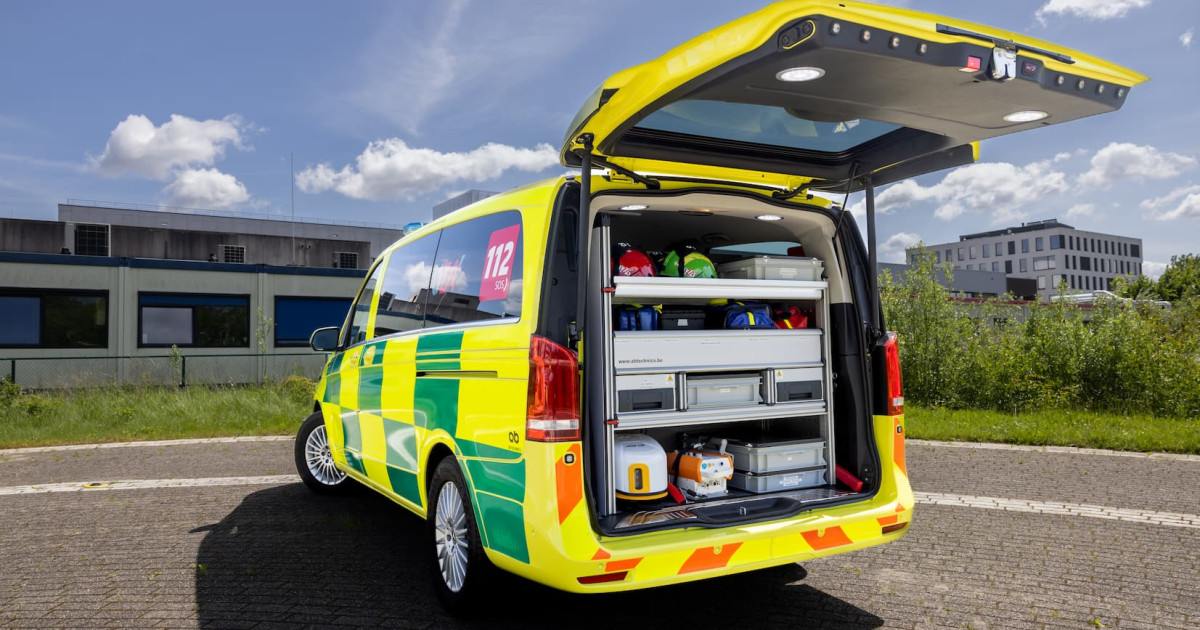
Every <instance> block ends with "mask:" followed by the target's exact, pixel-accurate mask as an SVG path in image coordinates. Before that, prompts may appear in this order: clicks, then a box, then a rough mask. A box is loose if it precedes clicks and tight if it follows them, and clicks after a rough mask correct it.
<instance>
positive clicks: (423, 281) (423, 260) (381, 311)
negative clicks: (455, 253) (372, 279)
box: [373, 233, 438, 337]
mask: <svg viewBox="0 0 1200 630" xmlns="http://www.w3.org/2000/svg"><path fill="white" fill-rule="evenodd" d="M437 246H438V234H436V233H435V234H430V235H428V236H424V237H422V238H420V239H418V240H416V241H413V242H411V243H409V244H407V245H405V246H403V247H401V248H399V249H396V250H395V251H393V252H392V254H391V255H390V256H388V260H387V271H386V272H385V273H384V274H383V284H381V285H380V287H379V306H378V307H377V310H376V312H375V333H374V335H373V336H375V337H382V336H384V335H390V334H393V333H398V332H407V331H410V330H417V329H419V328H421V324H422V322H423V321H424V319H425V298H426V295H427V294H428V293H429V277H430V275H431V274H432V272H433V255H434V252H436V251H437Z"/></svg>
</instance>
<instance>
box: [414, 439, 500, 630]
mask: <svg viewBox="0 0 1200 630" xmlns="http://www.w3.org/2000/svg"><path fill="white" fill-rule="evenodd" d="M426 523H427V527H426V534H427V538H426V540H427V541H429V567H430V572H431V573H432V576H431V577H432V579H433V588H434V591H435V592H436V593H437V598H438V600H440V601H441V602H442V606H444V607H445V608H446V611H447V612H449V613H450V614H451V615H454V616H455V617H469V616H471V615H472V613H478V612H479V610H478V607H477V606H476V604H478V603H479V602H480V600H481V598H482V593H483V590H484V585H485V584H486V583H487V582H488V579H489V577H490V574H491V573H493V572H494V570H495V569H494V568H493V567H492V563H491V561H490V560H488V558H487V553H486V552H484V550H483V543H482V542H480V539H479V530H478V529H477V528H476V526H475V510H474V509H473V508H472V506H471V498H470V496H469V495H468V493H467V484H466V482H465V481H464V480H463V475H462V472H461V471H460V470H459V467H458V460H456V459H454V457H445V458H443V459H442V460H441V461H440V462H438V465H437V468H435V469H434V472H433V479H432V481H430V483H429V510H428V514H427V516H426ZM473 608H474V610H473Z"/></svg>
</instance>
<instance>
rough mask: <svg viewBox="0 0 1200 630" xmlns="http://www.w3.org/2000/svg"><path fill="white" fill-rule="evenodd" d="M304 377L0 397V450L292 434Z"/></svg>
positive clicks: (306, 406) (307, 386)
mask: <svg viewBox="0 0 1200 630" xmlns="http://www.w3.org/2000/svg"><path fill="white" fill-rule="evenodd" d="M312 387H313V384H312V382H311V381H308V380H307V379H301V378H295V377H293V378H289V379H287V380H285V381H284V382H282V383H279V384H274V385H266V386H252V387H236V388H233V387H213V388H209V387H189V388H187V389H152V388H124V387H123V388H103V389H86V390H75V391H63V392H42V393H37V394H30V393H24V394H13V393H12V392H7V393H6V394H3V395H0V448H14V447H21V446H42V445H49V444H81V443H82V444H86V443H91V442H122V441H128V440H162V439H176V438H198V437H218V436H236V435H279V434H289V433H294V432H295V431H296V429H297V428H298V427H299V426H300V421H301V420H303V419H304V418H305V417H307V416H308V415H309V414H310V413H312V405H313V403H312Z"/></svg>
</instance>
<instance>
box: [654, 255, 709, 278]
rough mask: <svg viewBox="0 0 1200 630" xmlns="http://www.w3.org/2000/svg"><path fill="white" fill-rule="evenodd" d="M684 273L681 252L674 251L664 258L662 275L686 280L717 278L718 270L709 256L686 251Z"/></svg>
mask: <svg viewBox="0 0 1200 630" xmlns="http://www.w3.org/2000/svg"><path fill="white" fill-rule="evenodd" d="M684 252H686V253H684V254H683V269H682V273H681V270H680V264H679V254H680V252H679V250H674V249H672V250H671V251H669V252H667V255H666V256H665V257H664V258H663V263H662V275H664V276H673V277H676V278H678V277H680V276H682V277H685V278H716V277H717V268H716V266H714V265H713V264H712V261H711V260H709V259H708V256H705V255H704V254H701V253H700V252H697V251H688V250H684Z"/></svg>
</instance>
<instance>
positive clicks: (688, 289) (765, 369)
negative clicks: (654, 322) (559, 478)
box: [592, 225, 836, 515]
mask: <svg viewBox="0 0 1200 630" xmlns="http://www.w3.org/2000/svg"><path fill="white" fill-rule="evenodd" d="M609 229H610V228H609V227H608V226H607V225H601V226H599V227H597V228H595V230H596V232H597V233H596V234H594V236H595V237H598V238H594V239H593V243H594V245H595V246H597V247H598V248H599V251H594V252H593V254H594V256H593V257H592V259H593V261H596V262H598V263H599V264H598V267H599V269H595V268H593V270H594V271H596V272H598V273H600V274H601V277H602V282H601V285H600V286H601V289H600V296H599V297H600V300H601V302H602V308H601V313H603V314H604V319H605V321H604V326H605V329H606V330H609V331H612V330H613V328H612V308H613V306H614V305H616V304H630V303H644V304H664V305H666V304H696V303H705V302H707V301H708V300H710V299H728V300H737V301H741V300H747V301H754V300H771V301H780V300H804V301H812V302H814V303H815V304H816V308H815V309H814V310H815V315H816V328H815V329H813V328H810V329H803V330H774V329H768V330H752V331H744V330H703V331H682V332H678V333H674V334H673V335H672V336H674V337H675V341H677V342H678V343H679V344H682V346H683V347H684V349H685V350H686V349H687V344H689V343H697V344H698V343H702V342H703V340H705V339H714V340H718V341H720V340H721V339H722V338H725V340H726V341H742V340H743V339H754V340H756V341H758V342H760V343H762V342H766V343H770V342H771V341H772V340H782V341H797V340H798V339H799V338H801V337H802V336H803V337H809V338H811V337H812V336H814V335H819V337H820V339H819V341H818V342H817V343H818V344H819V349H820V361H819V362H814V361H812V360H811V359H808V360H805V359H803V358H800V359H798V360H796V361H793V362H789V361H786V360H784V361H782V362H780V361H779V360H776V361H775V363H779V364H765V363H754V362H753V361H750V362H747V361H739V362H735V363H728V364H723V363H720V362H717V363H703V364H697V365H694V366H689V367H686V368H685V369H678V371H677V373H678V374H679V376H680V378H679V379H677V383H676V399H677V400H681V401H686V400H687V386H686V375H687V374H688V373H704V372H724V371H757V372H761V374H762V378H763V382H762V384H763V386H764V387H763V391H764V392H768V395H767V396H766V397H765V398H764V400H763V402H761V403H748V404H744V405H733V406H723V407H710V408H701V409H687V408H686V405H681V406H683V407H684V409H682V410H680V409H674V410H665V411H653V412H647V411H638V412H618V411H617V401H616V398H617V391H616V387H615V381H616V376H617V375H618V374H622V375H623V374H639V373H640V374H647V373H664V372H676V368H672V369H670V370H664V369H662V368H659V367H655V366H652V365H651V366H631V367H622V368H618V367H616V361H615V351H614V345H615V340H617V339H621V338H629V339H636V337H637V336H638V335H639V334H640V335H647V334H652V333H647V332H641V331H622V332H613V333H611V334H609V335H607V336H606V338H605V340H604V343H603V344H602V345H603V348H602V350H603V354H604V357H603V365H604V369H605V375H604V376H605V379H604V380H605V384H606V387H605V394H604V395H605V400H604V409H605V416H604V417H605V430H604V458H605V470H606V471H607V475H608V479H607V480H606V484H605V485H606V486H607V487H608V488H614V487H616V486H615V481H616V478H615V473H616V471H615V470H614V461H613V459H614V458H613V448H614V442H615V436H616V433H617V432H618V431H631V430H641V429H650V428H662V427H681V428H682V427H694V426H703V425H710V424H716V423H729V422H750V421H756V420H770V419H775V418H789V417H813V418H816V419H817V422H818V425H819V431H820V435H821V438H822V439H823V440H824V441H825V461H826V464H827V469H826V477H825V479H826V483H830V484H831V483H833V479H834V478H835V475H834V471H835V468H834V467H835V465H836V464H835V461H834V435H833V391H832V385H833V375H832V371H831V367H830V361H829V357H830V337H829V334H828V322H829V285H828V283H827V282H825V281H793V280H749V279H740V278H737V279H733V278H667V277H624V276H616V277H614V276H613V274H612V272H611V269H612V266H611V261H610V254H609V252H610V249H609V243H610V234H609ZM658 332H659V334H660V336H661V333H662V331H658ZM627 336H628V337H627ZM797 367H810V368H812V367H819V368H820V370H821V382H822V391H823V396H822V400H813V401H801V402H777V401H776V400H774V398H775V396H774V393H775V380H774V375H775V370H777V369H789V368H797ZM677 406H680V405H677ZM603 508H604V509H603V513H604V515H608V514H614V513H616V511H617V505H616V497H615V495H614V494H613V493H612V492H609V493H607V496H606V497H605V504H604V506H603Z"/></svg>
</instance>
